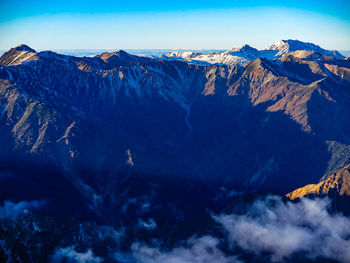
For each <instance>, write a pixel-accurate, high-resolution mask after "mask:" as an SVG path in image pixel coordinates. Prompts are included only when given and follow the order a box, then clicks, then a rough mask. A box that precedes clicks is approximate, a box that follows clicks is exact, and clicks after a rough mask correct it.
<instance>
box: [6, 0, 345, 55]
mask: <svg viewBox="0 0 350 263" xmlns="http://www.w3.org/2000/svg"><path fill="white" fill-rule="evenodd" d="M281 39H299V40H302V41H307V42H313V43H315V44H318V45H321V46H322V47H324V48H327V49H339V50H350V0H332V1H324V0H318V1H316V0H302V1H300V0H284V1H271V0H260V1H253V0H240V1H235V0H231V1H227V0H216V1H215V0H209V1H208V0H174V1H167V0H148V1H142V0H125V1H118V0H95V1H92V0H60V1H56V0H51V1H50V0H0V49H9V48H11V47H14V46H17V45H18V44H20V43H24V44H27V45H29V46H31V47H32V48H34V49H37V50H43V49H137V48H184V49H186V48H187V49H200V48H204V49H228V48H231V47H233V46H237V45H241V44H245V43H247V44H250V45H252V46H254V47H257V48H263V47H265V46H267V45H270V44H273V43H275V42H277V41H279V40H281Z"/></svg>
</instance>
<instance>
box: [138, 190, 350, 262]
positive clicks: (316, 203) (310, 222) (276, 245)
mask: <svg viewBox="0 0 350 263" xmlns="http://www.w3.org/2000/svg"><path fill="white" fill-rule="evenodd" d="M329 205H330V201H329V200H328V199H315V200H312V199H307V198H304V199H302V200H301V201H300V202H298V203H292V202H283V201H282V199H281V198H280V197H276V196H270V197H267V198H266V199H264V200H258V201H256V202H254V203H253V205H251V206H250V207H249V208H248V211H247V213H245V214H244V215H238V214H221V215H215V216H213V218H214V220H215V221H216V222H218V223H219V225H221V226H222V229H223V230H224V233H225V235H224V236H225V238H226V240H220V239H219V238H217V237H212V236H203V237H200V238H192V239H190V240H189V241H188V242H187V245H186V246H183V247H177V248H174V249H172V250H171V251H167V250H164V249H161V248H152V247H149V246H146V245H142V244H140V243H136V244H134V245H133V246H132V251H133V255H134V257H135V258H136V259H137V260H139V261H140V262H145V263H158V262H163V263H167V262H169V263H170V262H171V263H183V262H219V263H221V262H222V263H226V262H242V261H240V260H238V258H240V259H241V258H242V257H241V256H242V255H239V254H238V253H239V252H238V251H239V250H237V248H239V249H243V250H244V251H246V252H248V253H253V254H255V255H256V256H257V257H259V255H264V256H266V255H267V254H269V255H270V258H269V261H272V262H284V261H286V260H287V259H288V258H289V259H290V258H291V257H293V256H296V255H298V256H302V257H306V258H309V259H318V258H328V259H333V260H337V261H339V262H344V263H345V262H350V219H349V218H347V217H345V216H343V215H340V214H330V213H329V212H328V210H327V208H328V207H329ZM223 241H226V242H224V243H228V244H229V248H228V249H229V250H230V251H231V252H232V254H236V255H237V257H232V256H228V255H226V254H225V253H224V252H223V251H222V250H221V249H220V244H223V243H221V242H223ZM243 258H244V257H243Z"/></svg>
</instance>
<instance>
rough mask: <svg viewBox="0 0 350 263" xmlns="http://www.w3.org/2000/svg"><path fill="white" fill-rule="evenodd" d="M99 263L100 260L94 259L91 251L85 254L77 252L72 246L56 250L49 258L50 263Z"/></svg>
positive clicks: (98, 258)
mask: <svg viewBox="0 0 350 263" xmlns="http://www.w3.org/2000/svg"><path fill="white" fill-rule="evenodd" d="M58 262H66V263H100V262H102V258H100V257H96V256H95V255H94V253H93V252H92V250H91V249H88V250H86V251H85V252H77V251H76V250H75V248H74V247H73V246H71V247H66V248H59V249H56V251H55V253H54V255H53V256H52V257H51V263H58Z"/></svg>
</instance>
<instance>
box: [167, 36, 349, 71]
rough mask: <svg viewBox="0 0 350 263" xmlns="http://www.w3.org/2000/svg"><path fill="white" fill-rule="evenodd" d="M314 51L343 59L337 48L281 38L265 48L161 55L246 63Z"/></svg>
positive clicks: (209, 62) (174, 57)
mask: <svg viewBox="0 0 350 263" xmlns="http://www.w3.org/2000/svg"><path fill="white" fill-rule="evenodd" d="M298 50H303V51H313V52H315V53H317V54H320V55H325V56H329V57H332V58H337V59H342V58H344V56H342V55H341V54H340V53H339V52H338V51H336V50H332V51H330V50H325V49H323V48H321V47H319V46H317V45H315V44H312V43H306V42H302V41H299V40H281V41H279V42H278V43H276V44H274V45H271V46H269V47H267V48H265V49H262V50H257V49H255V48H253V47H251V46H249V45H243V46H239V47H235V48H232V49H231V50H228V51H222V52H214V53H209V54H202V53H199V52H190V51H183V52H170V53H165V54H163V55H162V56H161V58H164V59H180V60H183V61H186V62H189V63H197V64H198V63H199V64H203V63H208V64H224V65H241V66H243V65H246V64H247V63H249V62H250V61H252V60H254V59H256V58H259V57H263V58H268V59H275V58H281V57H283V56H285V55H287V54H289V53H291V52H293V51H298Z"/></svg>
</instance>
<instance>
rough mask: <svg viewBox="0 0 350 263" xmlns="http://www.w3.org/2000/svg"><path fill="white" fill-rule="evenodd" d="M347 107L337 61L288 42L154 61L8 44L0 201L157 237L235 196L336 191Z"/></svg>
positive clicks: (348, 140) (349, 138)
mask: <svg viewBox="0 0 350 263" xmlns="http://www.w3.org/2000/svg"><path fill="white" fill-rule="evenodd" d="M349 100H350V60H349V58H345V57H343V56H342V55H341V54H340V53H339V52H337V51H328V50H325V49H322V48H321V47H319V46H317V45H314V44H311V43H304V42H301V41H297V40H283V41H280V42H278V43H277V44H274V45H271V46H270V47H268V48H266V49H263V50H257V49H255V48H253V47H250V46H248V45H244V46H241V47H238V48H233V49H231V50H228V51H225V52H215V53H209V54H201V53H198V52H197V53H196V52H170V53H166V54H163V55H161V56H159V57H153V58H151V57H142V56H135V55H131V54H128V53H127V52H125V51H122V50H121V51H116V52H104V53H102V54H100V55H97V56H94V57H74V56H68V55H61V54H57V53H55V52H51V51H42V52H36V51H35V50H34V49H32V48H30V47H28V46H26V45H20V46H17V47H15V48H12V49H10V50H9V51H7V52H6V53H4V54H3V55H2V56H1V57H0V143H1V146H2V147H1V150H0V164H1V165H0V167H1V168H0V178H1V182H0V189H1V191H0V199H1V200H2V201H6V200H11V201H12V202H20V201H23V200H26V201H27V202H34V201H37V200H44V201H43V202H44V203H46V204H49V205H46V206H45V205H43V210H42V213H47V214H49V215H51V216H58V217H62V216H69V217H73V218H75V219H76V220H83V221H86V220H87V221H89V222H90V221H94V222H98V224H104V225H106V224H107V225H113V224H117V225H118V226H135V225H137V224H139V223H140V222H143V223H144V225H146V226H147V227H150V228H152V225H153V221H152V220H154V219H155V220H156V221H155V222H156V224H157V225H162V223H160V222H163V223H164V225H163V226H164V229H166V224H170V223H171V224H180V222H183V221H184V220H185V221H186V222H187V223H186V224H188V222H194V221H195V220H197V219H198V218H206V216H207V213H208V209H209V210H210V211H213V212H220V211H223V209H225V207H228V206H230V203H232V200H236V198H237V196H242V195H248V196H250V195H259V194H268V193H275V194H279V195H285V194H286V193H289V192H292V191H293V190H295V189H297V188H300V187H303V186H305V185H309V184H317V183H319V182H320V181H322V182H329V181H327V180H330V181H331V182H334V181H337V182H338V181H339V180H340V179H339V176H338V174H337V173H338V172H337V171H338V170H339V169H343V167H345V166H346V165H349V164H350V121H349V120H350V106H349V105H350V104H349ZM344 169H347V168H344ZM340 171H344V170H340ZM324 180H326V181H324ZM321 184H322V185H314V186H307V187H306V190H305V188H302V190H296V192H292V193H291V194H289V195H287V197H290V198H291V199H295V198H296V197H300V196H301V195H305V194H308V193H312V194H315V193H317V194H318V193H321V192H322V194H323V193H324V194H326V193H327V191H326V190H320V189H325V188H324V185H329V184H330V183H321ZM331 185H340V183H331ZM331 188H332V187H331ZM333 188H334V187H333ZM337 189H338V188H337ZM339 189H343V188H342V187H340V188H339ZM340 192H341V193H343V192H344V191H343V190H340ZM345 192H346V191H345ZM345 192H344V193H345ZM346 193H348V191H347V192H346ZM151 219H152V220H151ZM30 220H32V219H30ZM140 220H141V221H140ZM204 221H205V222H207V221H206V220H204ZM50 224H51V223H50ZM56 224H57V223H52V224H51V226H52V225H56ZM194 225H195V224H194ZM198 227H199V226H198ZM164 229H163V230H164ZM163 230H162V231H163ZM77 231H78V230H77ZM164 231H165V230H164ZM158 235H163V237H164V233H163V232H159V233H158ZM141 236H142V235H141ZM146 236H147V235H146ZM144 237H145V236H143V238H144ZM168 241H169V240H168ZM52 242H53V241H52ZM169 242H170V241H169ZM170 243H171V242H170ZM53 244H54V242H53ZM0 247H1V248H2V250H3V251H5V250H6V249H5V248H6V246H4V245H1V246H0ZM1 248H0V249H1ZM0 252H1V251H0ZM51 252H52V251H51Z"/></svg>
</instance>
